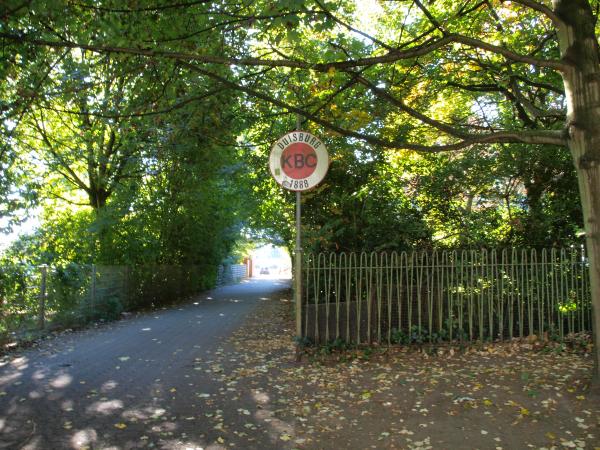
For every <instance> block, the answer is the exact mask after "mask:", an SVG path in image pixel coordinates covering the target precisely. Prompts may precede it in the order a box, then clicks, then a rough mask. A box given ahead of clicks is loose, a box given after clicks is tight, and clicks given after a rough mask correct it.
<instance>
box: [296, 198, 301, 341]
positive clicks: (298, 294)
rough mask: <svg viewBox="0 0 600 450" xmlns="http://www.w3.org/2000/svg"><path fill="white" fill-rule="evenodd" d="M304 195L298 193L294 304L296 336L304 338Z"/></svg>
mask: <svg viewBox="0 0 600 450" xmlns="http://www.w3.org/2000/svg"><path fill="white" fill-rule="evenodd" d="M301 201H302V193H301V192H300V191H297V192H296V251H295V255H294V256H295V261H294V303H295V307H296V336H298V337H300V336H302V235H301V229H302V228H301V227H302V204H301Z"/></svg>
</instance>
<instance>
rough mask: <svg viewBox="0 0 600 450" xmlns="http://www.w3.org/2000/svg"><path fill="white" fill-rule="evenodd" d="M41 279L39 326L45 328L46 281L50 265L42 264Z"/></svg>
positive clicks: (41, 328)
mask: <svg viewBox="0 0 600 450" xmlns="http://www.w3.org/2000/svg"><path fill="white" fill-rule="evenodd" d="M40 270H41V280H40V297H39V300H40V301H39V305H38V306H39V309H38V328H39V329H40V330H43V329H44V328H45V327H46V281H47V277H48V266H47V265H45V264H44V265H42V266H41V267H40Z"/></svg>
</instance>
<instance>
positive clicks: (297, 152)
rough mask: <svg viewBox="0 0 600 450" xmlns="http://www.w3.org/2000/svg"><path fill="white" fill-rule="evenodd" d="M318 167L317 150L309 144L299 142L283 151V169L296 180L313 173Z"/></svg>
mask: <svg viewBox="0 0 600 450" xmlns="http://www.w3.org/2000/svg"><path fill="white" fill-rule="evenodd" d="M316 168H317V152H315V150H314V149H313V148H312V147H311V146H310V145H308V144H305V143H303V142H297V143H295V144H292V145H290V146H289V147H288V148H286V149H285V150H284V151H283V152H282V153H281V169H282V170H283V171H284V172H285V174H286V175H287V176H288V177H290V178H293V179H294V180H301V179H303V178H307V177H309V176H311V175H312V173H313V172H314V171H315V169H316Z"/></svg>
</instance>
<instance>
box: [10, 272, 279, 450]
mask: <svg viewBox="0 0 600 450" xmlns="http://www.w3.org/2000/svg"><path fill="white" fill-rule="evenodd" d="M288 287H289V283H288V282H287V281H277V280H250V281H247V282H244V283H241V284H239V285H235V286H228V287H224V288H219V289H216V290H213V291H211V292H208V293H206V294H203V295H201V296H199V297H198V298H197V299H195V300H194V301H193V302H191V303H190V304H187V305H184V306H180V307H177V308H174V309H170V310H161V311H157V312H155V313H149V314H144V315H142V316H139V317H135V318H132V319H129V320H124V321H121V322H117V323H114V324H110V325H108V326H106V327H102V328H100V329H91V330H87V331H84V332H79V333H71V334H67V335H63V336H61V337H58V338H56V339H53V340H50V341H48V342H47V343H45V344H43V345H41V346H40V347H39V348H36V349H32V350H29V351H26V352H23V353H22V354H20V355H19V357H17V358H14V357H12V358H9V359H8V360H7V361H6V362H4V364H3V365H2V367H0V448H7V449H21V448H25V449H43V450H52V449H63V448H89V449H99V448H114V449H126V448H138V447H152V445H153V444H152V440H153V438H156V437H157V436H160V437H161V442H162V444H161V446H163V447H166V448H190V447H191V448H194V447H203V446H205V442H203V441H202V437H203V426H205V425H204V424H203V423H202V414H199V411H198V408H199V403H202V402H199V400H198V392H203V393H207V394H211V392H214V391H215V390H216V389H218V388H219V385H218V384H217V383H215V382H214V380H212V378H211V375H210V374H207V373H206V372H207V371H204V370H201V368H200V366H198V364H199V362H198V361H200V360H202V359H206V357H207V355H209V356H210V355H211V354H214V352H215V350H216V349H217V348H218V346H219V343H220V342H222V340H223V339H224V338H225V337H227V336H229V335H230V334H231V332H232V331H233V330H235V329H236V328H237V327H238V326H239V325H240V324H241V323H242V321H243V320H244V318H245V317H246V316H247V314H248V313H249V312H251V311H252V310H253V309H254V308H256V306H257V305H258V304H259V302H260V301H261V299H263V300H264V299H265V298H268V297H269V296H275V295H277V294H278V293H279V292H281V291H282V290H284V289H288ZM150 424H151V425H152V426H151V425H150ZM206 426H208V425H206ZM174 435H177V437H178V439H179V440H178V441H177V442H175V441H173V442H171V443H170V444H169V442H170V441H169V437H170V436H174ZM182 436H183V437H184V438H185V437H186V436H188V437H189V439H188V440H189V443H187V444H185V445H183V444H182V443H181V437H182Z"/></svg>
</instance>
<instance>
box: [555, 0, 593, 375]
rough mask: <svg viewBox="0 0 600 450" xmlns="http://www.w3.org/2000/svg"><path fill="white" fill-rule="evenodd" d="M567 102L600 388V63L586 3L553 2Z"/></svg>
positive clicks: (582, 1)
mask: <svg viewBox="0 0 600 450" xmlns="http://www.w3.org/2000/svg"><path fill="white" fill-rule="evenodd" d="M553 5H554V11H555V13H556V15H557V17H558V19H559V20H558V22H557V23H556V26H557V31H558V39H559V44H560V52H561V57H562V60H563V62H565V63H566V64H567V65H568V68H567V69H566V70H565V71H563V72H562V77H563V82H564V85H565V95H566V99H567V127H566V130H567V132H568V146H569V149H570V151H571V155H572V156H573V162H574V164H575V168H576V170H577V178H578V181H579V191H580V195H581V204H582V207H583V219H584V227H585V233H586V244H587V251H588V255H589V271H590V287H591V297H592V322H593V323H592V329H593V334H594V338H593V339H594V364H595V371H594V383H595V384H596V385H599V384H600V61H599V49H598V41H597V40H596V35H595V30H594V28H595V19H594V16H593V12H592V9H591V7H590V5H589V3H588V2H587V1H586V0H553Z"/></svg>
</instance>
